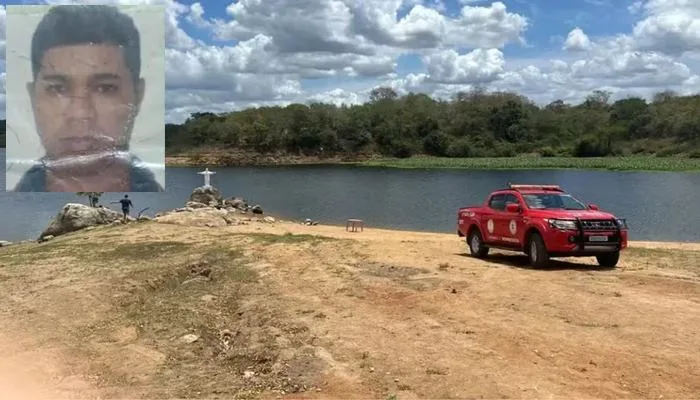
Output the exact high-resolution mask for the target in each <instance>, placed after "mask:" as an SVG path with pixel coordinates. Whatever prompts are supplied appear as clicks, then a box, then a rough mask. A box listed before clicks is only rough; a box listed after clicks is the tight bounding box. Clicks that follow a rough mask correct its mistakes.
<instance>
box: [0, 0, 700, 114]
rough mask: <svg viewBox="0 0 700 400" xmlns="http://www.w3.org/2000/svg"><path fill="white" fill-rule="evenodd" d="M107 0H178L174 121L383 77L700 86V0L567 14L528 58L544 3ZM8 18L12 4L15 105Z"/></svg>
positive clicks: (433, 85) (554, 95)
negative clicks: (602, 24)
mask: <svg viewBox="0 0 700 400" xmlns="http://www.w3.org/2000/svg"><path fill="white" fill-rule="evenodd" d="M101 2H103V3H112V4H117V3H121V4H164V5H166V18H165V24H166V31H165V35H166V47H167V49H166V54H165V57H166V71H165V73H166V90H167V102H166V120H167V121H168V122H182V121H184V120H185V119H186V118H187V117H188V115H189V114H190V113H192V112H198V111H211V112H226V111H231V110H236V109H241V108H245V107H250V106H262V105H285V104H289V103H292V102H318V101H320V102H328V103H333V104H357V103H360V102H363V101H366V100H367V98H368V95H369V92H370V91H371V89H372V88H374V87H378V86H380V85H385V86H390V87H392V88H394V89H395V90H397V92H399V93H401V94H405V93H408V92H411V91H412V92H424V93H428V94H430V95H434V96H437V97H450V96H452V95H454V94H455V93H456V92H458V91H462V90H469V89H471V88H473V87H475V86H480V87H486V88H487V89H492V90H516V91H519V92H521V93H522V94H524V95H527V96H529V97H531V98H533V99H534V100H536V101H538V102H541V103H546V102H549V101H553V100H556V99H563V100H566V101H578V100H580V99H583V98H584V97H585V96H586V95H587V94H588V93H590V91H592V90H595V89H600V88H608V89H611V90H612V91H613V92H617V93H637V94H639V95H651V94H652V93H653V92H655V91H658V90H661V89H666V88H669V89H674V90H677V91H679V92H683V91H686V92H687V91H693V90H700V78H698V75H697V72H698V71H700V57H698V55H700V2H699V1H697V0H640V1H636V2H634V3H633V4H631V5H630V7H629V12H630V13H631V14H632V15H634V16H635V18H636V19H637V21H636V22H635V23H634V24H633V25H632V28H631V29H629V31H628V32H619V33H618V34H616V35H609V36H605V37H596V36H594V35H591V34H590V32H593V30H588V29H587V32H588V33H587V32H584V30H583V29H582V28H580V27H576V28H574V29H571V27H570V26H568V27H567V26H566V24H564V23H562V24H561V30H560V31H559V32H558V33H557V34H558V35H562V36H561V37H565V39H564V40H563V43H562V42H561V39H559V40H560V43H561V49H560V51H558V52H556V53H547V54H545V53H541V54H540V55H539V56H537V55H535V56H532V57H530V58H528V59H524V58H518V57H514V56H513V55H512V54H513V53H512V51H513V49H515V48H516V47H517V46H522V45H523V44H525V43H526V40H527V41H532V42H533V43H538V41H537V40H536V39H537V38H535V37H531V36H530V35H531V34H530V33H528V31H529V27H530V26H531V25H533V24H537V21H536V20H531V19H533V18H535V17H536V15H525V14H523V13H520V12H516V11H513V10H512V9H510V8H508V7H507V6H506V5H505V4H504V3H503V2H501V1H495V2H487V1H483V0H460V1H459V2H458V4H456V5H455V3H454V2H453V3H450V2H444V1H441V0H363V1H357V0H265V1H261V0H238V1H231V2H229V4H228V5H226V3H221V4H218V5H207V6H206V7H205V6H204V5H203V4H201V3H198V2H196V3H193V4H189V5H187V4H184V3H181V2H178V1H176V0H122V1H119V0H106V1H105V0H102V1H101ZM47 3H50V4H58V3H73V4H75V3H94V1H92V0H84V1H83V0H77V1H75V0H74V1H68V0H66V1H61V0H49V1H47ZM207 4H211V3H207ZM447 4H449V7H447V6H446V5H447ZM209 7H217V9H212V8H209ZM573 12H576V11H575V10H573V11H572V13H573ZM623 12H625V11H623ZM5 20H6V10H5V7H3V6H0V52H1V53H2V55H3V57H2V60H3V61H2V62H0V73H1V75H0V78H1V81H2V83H3V85H2V87H0V88H1V89H2V93H0V107H2V108H1V110H3V111H4V101H5V96H4V82H5V74H4V52H5V50H4V49H5ZM535 49H536V48H535ZM529 51H530V52H533V49H530V50H529ZM407 59H413V60H415V62H413V63H407V61H406V60H407Z"/></svg>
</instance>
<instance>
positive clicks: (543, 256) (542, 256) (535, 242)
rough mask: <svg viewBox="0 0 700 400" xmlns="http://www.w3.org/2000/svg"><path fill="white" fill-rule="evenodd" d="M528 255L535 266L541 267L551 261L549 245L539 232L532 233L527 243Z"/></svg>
mask: <svg viewBox="0 0 700 400" xmlns="http://www.w3.org/2000/svg"><path fill="white" fill-rule="evenodd" d="M527 255H528V258H529V259H530V265H532V266H533V267H536V268H541V267H544V266H546V265H547V263H549V253H547V247H546V246H545V245H544V240H542V236H540V234H539V233H533V234H532V235H530V239H529V240H528V243H527Z"/></svg>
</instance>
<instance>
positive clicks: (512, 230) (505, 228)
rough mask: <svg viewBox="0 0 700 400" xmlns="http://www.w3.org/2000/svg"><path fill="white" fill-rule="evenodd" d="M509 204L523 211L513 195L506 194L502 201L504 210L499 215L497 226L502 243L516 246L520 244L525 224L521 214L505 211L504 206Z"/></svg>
mask: <svg viewBox="0 0 700 400" xmlns="http://www.w3.org/2000/svg"><path fill="white" fill-rule="evenodd" d="M509 203H512V204H517V205H519V206H520V209H521V210H522V209H523V205H522V203H521V202H520V200H519V199H518V197H517V196H515V195H514V194H510V193H509V194H506V195H505V199H504V206H503V207H504V210H503V212H502V213H501V214H500V215H499V225H500V229H501V230H500V233H499V234H500V235H501V237H502V239H501V240H502V241H503V242H505V243H506V244H508V245H518V244H520V243H521V240H520V238H521V237H523V235H522V233H523V230H524V229H525V223H524V221H523V217H522V214H514V213H509V212H507V211H506V210H505V206H506V205H508V204H509Z"/></svg>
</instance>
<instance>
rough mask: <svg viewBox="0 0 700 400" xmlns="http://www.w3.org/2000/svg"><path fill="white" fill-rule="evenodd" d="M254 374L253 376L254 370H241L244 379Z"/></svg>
mask: <svg viewBox="0 0 700 400" xmlns="http://www.w3.org/2000/svg"><path fill="white" fill-rule="evenodd" d="M254 376H255V372H254V371H245V372H243V377H244V378H246V379H250V378H252V377H254Z"/></svg>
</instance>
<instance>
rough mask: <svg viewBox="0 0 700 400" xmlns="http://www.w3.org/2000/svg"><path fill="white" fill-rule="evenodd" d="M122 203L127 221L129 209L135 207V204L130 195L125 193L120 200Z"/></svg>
mask: <svg viewBox="0 0 700 400" xmlns="http://www.w3.org/2000/svg"><path fill="white" fill-rule="evenodd" d="M119 202H120V203H122V212H123V213H124V222H126V217H127V216H128V215H129V209H130V208H133V207H134V204H133V203H132V202H131V200H130V199H129V195H128V194H125V195H124V198H123V199H121V200H119Z"/></svg>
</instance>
